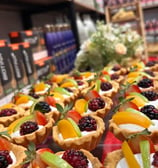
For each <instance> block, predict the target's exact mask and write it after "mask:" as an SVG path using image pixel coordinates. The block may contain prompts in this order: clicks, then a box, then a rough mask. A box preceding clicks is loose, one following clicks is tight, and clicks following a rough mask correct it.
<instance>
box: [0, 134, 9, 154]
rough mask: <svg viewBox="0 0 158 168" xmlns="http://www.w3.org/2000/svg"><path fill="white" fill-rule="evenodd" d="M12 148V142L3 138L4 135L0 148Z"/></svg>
mask: <svg viewBox="0 0 158 168" xmlns="http://www.w3.org/2000/svg"><path fill="white" fill-rule="evenodd" d="M10 149H11V144H10V142H9V141H8V140H7V139H5V138H3V137H0V150H8V151H10Z"/></svg>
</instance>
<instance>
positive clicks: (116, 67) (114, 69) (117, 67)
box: [112, 65, 121, 71]
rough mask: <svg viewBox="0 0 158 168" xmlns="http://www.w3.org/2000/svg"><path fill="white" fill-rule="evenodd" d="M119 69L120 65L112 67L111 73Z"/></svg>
mask: <svg viewBox="0 0 158 168" xmlns="http://www.w3.org/2000/svg"><path fill="white" fill-rule="evenodd" d="M120 69H121V67H120V65H114V66H113V68H112V70H113V71H119V70H120Z"/></svg>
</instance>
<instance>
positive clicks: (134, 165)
mask: <svg viewBox="0 0 158 168" xmlns="http://www.w3.org/2000/svg"><path fill="white" fill-rule="evenodd" d="M122 151H123V155H124V157H125V159H126V161H127V164H128V167H129V168H141V167H140V165H139V163H138V162H137V160H136V159H135V157H134V155H133V152H132V150H131V148H130V147H129V145H128V143H127V141H124V142H123V143H122Z"/></svg>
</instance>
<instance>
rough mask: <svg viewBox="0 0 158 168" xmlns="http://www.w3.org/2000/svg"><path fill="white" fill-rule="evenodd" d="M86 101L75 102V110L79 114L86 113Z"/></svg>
mask: <svg viewBox="0 0 158 168" xmlns="http://www.w3.org/2000/svg"><path fill="white" fill-rule="evenodd" d="M87 103H88V102H87V100H85V99H78V100H76V102H75V110H76V111H77V112H79V113H80V114H83V113H84V112H86V107H87Z"/></svg>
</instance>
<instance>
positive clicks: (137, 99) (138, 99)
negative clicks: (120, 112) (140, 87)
mask: <svg viewBox="0 0 158 168" xmlns="http://www.w3.org/2000/svg"><path fill="white" fill-rule="evenodd" d="M130 98H134V99H133V100H131V102H132V103H134V104H136V105H137V106H138V107H143V106H145V104H146V101H144V100H143V99H142V98H141V97H139V96H137V95H129V96H127V97H126V99H130Z"/></svg>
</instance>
